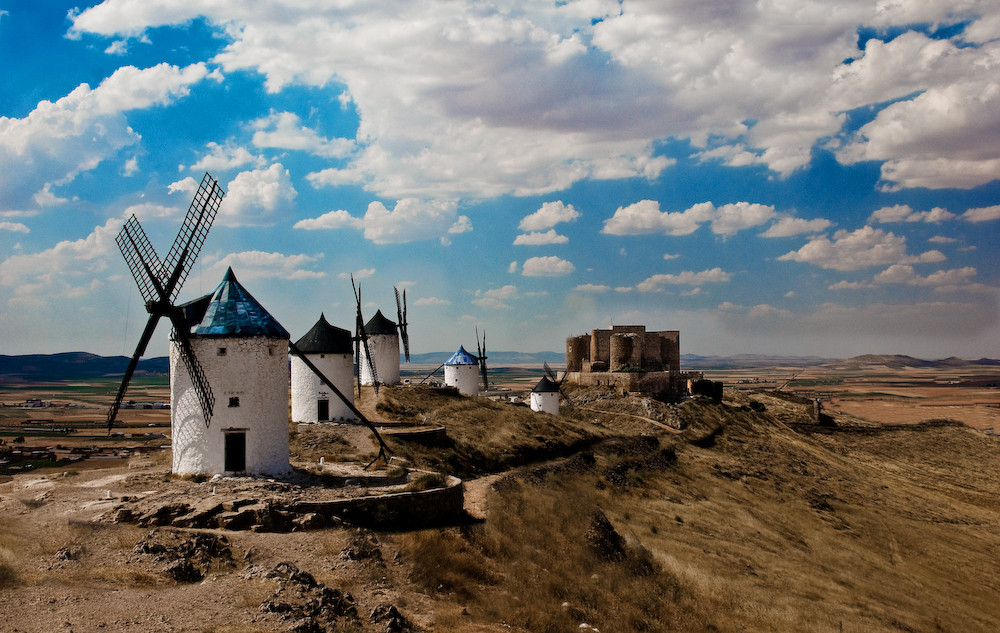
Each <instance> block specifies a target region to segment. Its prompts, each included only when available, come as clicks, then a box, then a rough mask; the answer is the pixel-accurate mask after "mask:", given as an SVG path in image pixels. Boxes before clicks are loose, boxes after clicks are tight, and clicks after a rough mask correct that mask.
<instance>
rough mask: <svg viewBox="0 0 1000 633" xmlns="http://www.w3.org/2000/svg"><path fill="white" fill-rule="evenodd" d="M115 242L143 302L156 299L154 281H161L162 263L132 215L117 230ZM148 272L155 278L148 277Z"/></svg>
mask: <svg viewBox="0 0 1000 633" xmlns="http://www.w3.org/2000/svg"><path fill="white" fill-rule="evenodd" d="M115 243H116V244H118V248H119V249H120V250H121V252H122V256H124V257H125V262H126V263H127V264H128V269H129V270H130V271H132V277H133V278H134V279H135V283H136V285H137V286H139V293H140V294H142V298H143V300H144V301H145V302H147V303H148V302H150V301H157V300H159V298H160V296H159V293H158V292H157V290H156V283H157V282H159V283H160V284H162V283H163V281H164V279H163V264H162V263H161V262H160V258H159V256H158V255H157V254H156V249H154V248H153V245H152V243H150V241H149V238H148V237H146V232H145V231H143V230H142V225H140V224H139V220H137V219H136V217H135V216H134V215H133V216H132V217H130V218H129V219H128V221H127V222H126V223H125V225H124V226H123V227H122V230H121V231H119V233H118V237H116V238H115ZM150 274H152V275H153V276H155V278H156V280H155V281H154V280H153V279H151V278H150Z"/></svg>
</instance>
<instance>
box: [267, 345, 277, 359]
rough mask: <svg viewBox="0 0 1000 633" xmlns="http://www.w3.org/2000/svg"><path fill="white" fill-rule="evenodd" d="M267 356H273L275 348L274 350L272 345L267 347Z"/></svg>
mask: <svg viewBox="0 0 1000 633" xmlns="http://www.w3.org/2000/svg"><path fill="white" fill-rule="evenodd" d="M267 355H268V356H274V355H275V348H274V346H273V345H268V346H267Z"/></svg>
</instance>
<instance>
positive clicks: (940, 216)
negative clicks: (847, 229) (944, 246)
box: [868, 204, 955, 224]
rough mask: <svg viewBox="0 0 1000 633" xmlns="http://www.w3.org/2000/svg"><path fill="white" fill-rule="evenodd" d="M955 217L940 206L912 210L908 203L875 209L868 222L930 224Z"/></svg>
mask: <svg viewBox="0 0 1000 633" xmlns="http://www.w3.org/2000/svg"><path fill="white" fill-rule="evenodd" d="M954 217H955V214H954V213H951V212H950V211H948V210H947V209H942V208H941V207H934V208H933V209H931V210H930V211H914V210H913V208H912V207H910V205H908V204H897V205H893V206H891V207H882V208H881V209H877V210H876V211H875V212H874V213H872V215H871V217H870V218H868V221H869V222H882V223H891V222H929V223H932V224H938V223H940V222H944V221H945V220H951V219H953V218H954Z"/></svg>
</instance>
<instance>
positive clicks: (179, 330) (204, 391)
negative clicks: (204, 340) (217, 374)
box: [171, 317, 215, 426]
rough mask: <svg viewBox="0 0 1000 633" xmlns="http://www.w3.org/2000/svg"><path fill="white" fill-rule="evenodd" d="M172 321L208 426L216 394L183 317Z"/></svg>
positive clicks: (175, 336)
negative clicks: (196, 353)
mask: <svg viewBox="0 0 1000 633" xmlns="http://www.w3.org/2000/svg"><path fill="white" fill-rule="evenodd" d="M171 321H173V323H174V331H173V333H172V335H171V338H173V339H174V340H175V341H177V343H178V345H180V348H181V361H182V362H183V363H184V369H186V370H187V373H188V376H189V377H190V378H191V385H192V386H193V387H194V392H195V395H196V396H197V397H198V404H199V405H200V406H201V412H202V415H203V416H204V418H205V426H208V425H209V424H211V422H212V412H213V410H214V409H215V395H214V394H213V393H212V386H211V385H209V384H208V378H206V377H205V370H204V369H203V368H202V366H201V363H199V362H198V357H197V356H195V353H194V349H193V348H192V347H191V339H190V338H188V336H187V334H186V333H185V331H184V329H183V328H184V323H183V319H181V318H180V317H175V318H173V319H171Z"/></svg>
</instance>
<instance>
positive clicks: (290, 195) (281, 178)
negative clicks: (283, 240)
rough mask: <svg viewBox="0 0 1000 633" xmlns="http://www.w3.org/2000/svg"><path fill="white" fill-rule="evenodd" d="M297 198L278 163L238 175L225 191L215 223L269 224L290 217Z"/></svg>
mask: <svg viewBox="0 0 1000 633" xmlns="http://www.w3.org/2000/svg"><path fill="white" fill-rule="evenodd" d="M297 195H298V192H297V191H295V187H293V186H292V181H291V178H290V177H289V174H288V170H287V169H285V167H284V166H283V165H282V164H281V163H274V164H273V165H271V166H270V167H267V168H266V169H254V170H251V171H244V172H240V173H239V174H237V176H236V178H234V179H233V180H232V181H230V183H229V185H228V186H227V187H226V197H225V200H224V201H223V202H222V206H221V207H219V214H218V216H216V221H217V222H219V223H220V224H227V225H230V226H240V225H268V224H273V223H274V222H276V221H277V220H278V219H279V218H281V217H282V216H286V215H291V213H292V212H293V203H294V202H295V197H296V196H297Z"/></svg>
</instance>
